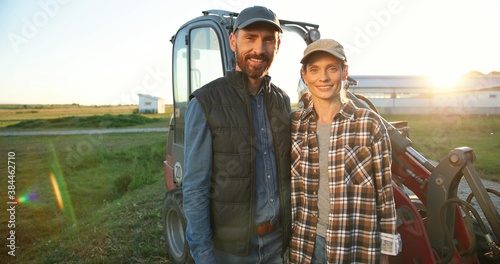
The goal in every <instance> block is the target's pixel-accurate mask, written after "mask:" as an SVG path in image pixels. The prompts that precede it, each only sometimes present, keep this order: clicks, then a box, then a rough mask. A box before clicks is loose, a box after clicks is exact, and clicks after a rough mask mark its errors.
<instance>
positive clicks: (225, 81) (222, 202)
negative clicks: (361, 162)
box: [191, 71, 291, 256]
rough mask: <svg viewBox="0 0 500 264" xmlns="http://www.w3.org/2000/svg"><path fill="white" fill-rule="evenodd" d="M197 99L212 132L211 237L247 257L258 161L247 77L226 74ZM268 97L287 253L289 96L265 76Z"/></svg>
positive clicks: (229, 250) (197, 94) (219, 245)
mask: <svg viewBox="0 0 500 264" xmlns="http://www.w3.org/2000/svg"><path fill="white" fill-rule="evenodd" d="M193 97H196V98H197V100H198V102H199V103H200V105H201V107H202V109H203V111H204V113H205V116H206V117H207V120H208V125H209V127H210V131H211V134H212V155H213V171H212V186H211V195H210V206H211V224H212V240H213V241H214V245H215V248H217V249H219V250H221V251H224V252H227V253H231V254H234V255H240V256H245V255H248V253H249V250H250V248H249V246H250V238H251V236H252V235H253V233H254V227H255V225H254V220H253V218H254V195H255V167H256V165H255V147H254V135H253V134H254V133H253V131H254V130H253V122H252V109H251V103H250V97H249V91H248V89H247V77H246V75H245V74H244V73H242V72H238V71H231V72H227V74H226V76H225V77H223V78H219V79H217V80H215V81H212V82H211V83H208V84H207V85H205V86H204V87H202V88H200V89H198V90H196V91H195V92H193V94H192V95H191V98H193ZM264 100H265V102H266V107H267V114H268V116H269V119H270V120H269V121H270V124H271V130H272V135H273V141H274V148H275V153H276V165H277V175H278V191H279V196H280V205H281V206H280V225H281V227H282V229H283V251H284V250H285V249H286V247H287V245H288V242H289V241H290V233H291V232H290V231H291V208H290V207H291V204H290V188H291V187H290V115H289V114H290V112H291V109H290V99H289V98H288V96H287V95H286V94H285V93H284V92H283V91H282V90H281V89H279V88H278V87H276V86H274V85H273V84H271V82H270V77H269V76H266V77H265V80H264Z"/></svg>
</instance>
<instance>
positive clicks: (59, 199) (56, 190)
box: [50, 172, 64, 209]
mask: <svg viewBox="0 0 500 264" xmlns="http://www.w3.org/2000/svg"><path fill="white" fill-rule="evenodd" d="M50 182H51V183H52V189H54V194H55V196H56V200H57V204H58V205H59V208H61V209H64V203H63V200H62V196H61V190H60V189H59V185H58V184H57V180H56V177H55V176H54V173H52V172H51V173H50Z"/></svg>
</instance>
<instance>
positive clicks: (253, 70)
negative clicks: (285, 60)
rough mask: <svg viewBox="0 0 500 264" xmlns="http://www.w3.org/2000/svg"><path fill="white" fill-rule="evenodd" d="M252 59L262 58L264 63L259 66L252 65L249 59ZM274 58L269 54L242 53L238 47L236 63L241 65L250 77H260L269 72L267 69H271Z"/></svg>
mask: <svg viewBox="0 0 500 264" xmlns="http://www.w3.org/2000/svg"><path fill="white" fill-rule="evenodd" d="M250 59H258V60H262V62H263V63H262V65H261V66H259V67H255V66H253V65H250V62H249V60H250ZM272 60H273V59H272V58H271V57H269V56H268V55H267V54H260V55H255V54H247V55H245V54H241V53H239V51H238V48H236V63H237V64H238V66H239V67H240V69H241V70H242V71H243V72H244V73H245V74H246V75H247V76H248V77H250V78H260V77H262V76H264V75H265V74H266V73H267V70H269V67H270V66H271V63H272Z"/></svg>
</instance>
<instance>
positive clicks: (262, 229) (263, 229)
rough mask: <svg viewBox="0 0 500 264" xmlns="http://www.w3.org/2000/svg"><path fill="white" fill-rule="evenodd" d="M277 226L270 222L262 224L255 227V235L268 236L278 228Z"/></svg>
mask: <svg viewBox="0 0 500 264" xmlns="http://www.w3.org/2000/svg"><path fill="white" fill-rule="evenodd" d="M276 226H277V225H276V224H272V223H270V222H266V223H262V224H259V225H256V226H255V234H256V235H259V236H263V235H267V234H269V233H271V232H273V230H274V229H275V228H276Z"/></svg>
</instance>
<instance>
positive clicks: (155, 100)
mask: <svg viewBox="0 0 500 264" xmlns="http://www.w3.org/2000/svg"><path fill="white" fill-rule="evenodd" d="M138 95H139V109H138V112H139V113H156V114H163V113H165V102H164V101H165V100H164V99H163V98H160V97H156V96H152V95H148V94H138Z"/></svg>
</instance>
